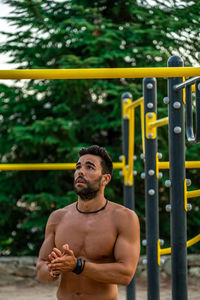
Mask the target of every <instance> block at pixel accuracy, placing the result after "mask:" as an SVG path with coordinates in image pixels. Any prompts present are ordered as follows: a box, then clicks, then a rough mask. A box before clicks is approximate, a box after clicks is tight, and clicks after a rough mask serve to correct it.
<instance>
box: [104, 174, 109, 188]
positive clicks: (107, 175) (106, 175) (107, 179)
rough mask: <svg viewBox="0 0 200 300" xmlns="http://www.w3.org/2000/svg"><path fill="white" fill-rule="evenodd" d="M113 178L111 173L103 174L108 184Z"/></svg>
mask: <svg viewBox="0 0 200 300" xmlns="http://www.w3.org/2000/svg"><path fill="white" fill-rule="evenodd" d="M110 180H111V175H110V174H104V175H103V183H104V185H105V186H106V185H107V184H108V183H109V182H110Z"/></svg>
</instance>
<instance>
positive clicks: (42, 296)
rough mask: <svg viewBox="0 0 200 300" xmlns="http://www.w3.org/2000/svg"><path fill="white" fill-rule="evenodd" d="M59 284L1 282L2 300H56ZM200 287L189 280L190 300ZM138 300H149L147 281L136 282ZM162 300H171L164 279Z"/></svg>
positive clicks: (122, 291)
mask: <svg viewBox="0 0 200 300" xmlns="http://www.w3.org/2000/svg"><path fill="white" fill-rule="evenodd" d="M56 290H57V283H53V284H44V283H39V282H37V281H35V280H30V279H29V280H19V281H17V282H13V283H8V282H7V283H6V282H2V281H1V282H0V300H56ZM199 295H200V285H199V282H198V279H196V280H189V284H188V299H189V300H199V299H200V296H199ZM125 299H126V289H125V288H124V287H122V286H119V299H118V300H125ZM136 299H139V300H143V299H147V292H146V281H145V280H144V279H138V280H136ZM160 299H161V300H171V284H170V280H169V279H167V278H166V279H162V280H161V285H160ZM180 300H181V299H180Z"/></svg>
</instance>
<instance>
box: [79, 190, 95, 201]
mask: <svg viewBox="0 0 200 300" xmlns="http://www.w3.org/2000/svg"><path fill="white" fill-rule="evenodd" d="M74 189H75V192H76V194H77V195H78V196H79V197H80V198H81V199H82V200H86V201H87V200H91V199H94V198H95V197H96V195H97V193H98V191H99V190H93V189H91V187H87V188H85V189H82V190H81V191H79V190H77V189H76V187H75V188H74Z"/></svg>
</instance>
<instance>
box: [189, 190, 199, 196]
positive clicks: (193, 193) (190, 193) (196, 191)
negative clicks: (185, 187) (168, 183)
mask: <svg viewBox="0 0 200 300" xmlns="http://www.w3.org/2000/svg"><path fill="white" fill-rule="evenodd" d="M186 195H187V198H195V197H200V190H195V191H187V193H186Z"/></svg>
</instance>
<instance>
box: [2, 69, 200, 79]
mask: <svg viewBox="0 0 200 300" xmlns="http://www.w3.org/2000/svg"><path fill="white" fill-rule="evenodd" d="M199 75H200V67H183V68H181V67H179V68H112V69H109V68H107V69H59V70H58V69H41V70H39V69H33V70H0V79H103V78H144V77H157V78H158V77H183V76H186V77H188V76H199Z"/></svg>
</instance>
